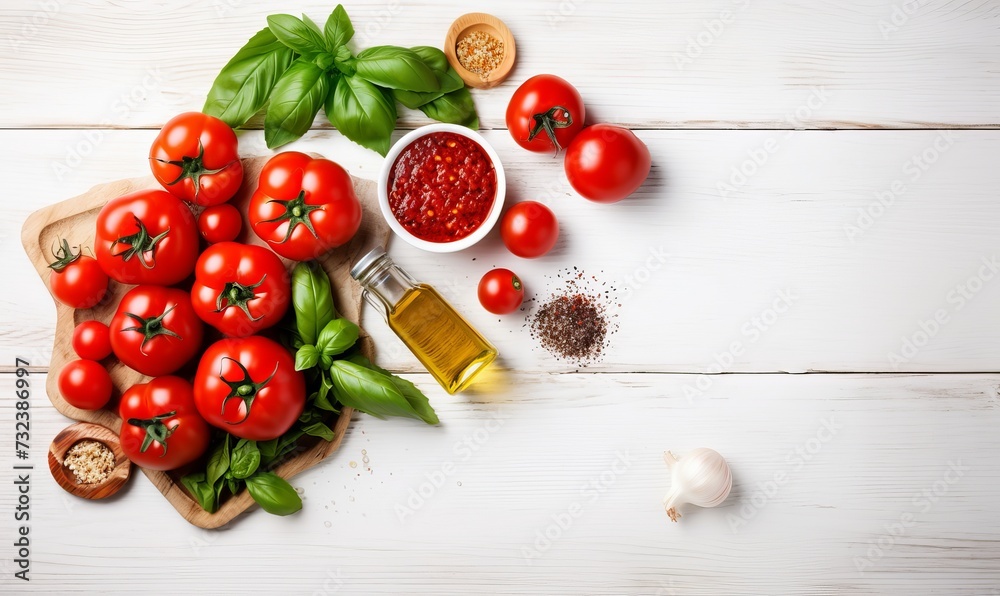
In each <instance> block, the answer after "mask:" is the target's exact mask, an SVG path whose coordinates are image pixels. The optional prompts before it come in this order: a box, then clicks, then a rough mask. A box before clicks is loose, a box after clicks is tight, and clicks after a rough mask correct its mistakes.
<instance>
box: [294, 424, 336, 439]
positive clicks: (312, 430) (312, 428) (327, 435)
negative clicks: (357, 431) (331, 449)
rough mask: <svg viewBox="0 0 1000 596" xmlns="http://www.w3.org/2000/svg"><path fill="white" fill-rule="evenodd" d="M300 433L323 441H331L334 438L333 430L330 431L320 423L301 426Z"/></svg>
mask: <svg viewBox="0 0 1000 596" xmlns="http://www.w3.org/2000/svg"><path fill="white" fill-rule="evenodd" d="M302 431H303V432H305V433H306V434H307V435H310V436H313V437H320V438H321V439H323V440H325V441H332V440H333V437H334V434H333V430H331V429H330V427H329V426H327V425H325V424H323V423H322V422H314V423H312V424H309V425H306V426H303V427H302Z"/></svg>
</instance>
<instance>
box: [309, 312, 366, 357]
mask: <svg viewBox="0 0 1000 596" xmlns="http://www.w3.org/2000/svg"><path fill="white" fill-rule="evenodd" d="M359 335H361V329H359V328H358V326H357V325H355V324H354V323H352V322H350V321H348V320H347V319H334V320H332V321H330V322H329V323H327V324H326V327H323V330H322V331H320V332H319V338H318V339H317V340H316V348H317V349H318V350H320V351H322V352H323V354H324V355H325V356H337V355H340V354H343V353H344V352H346V351H347V350H349V349H350V348H351V346H353V345H354V344H355V342H357V341H358V336H359Z"/></svg>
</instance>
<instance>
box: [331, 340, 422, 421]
mask: <svg viewBox="0 0 1000 596" xmlns="http://www.w3.org/2000/svg"><path fill="white" fill-rule="evenodd" d="M348 360H349V361H351V362H354V363H355V364H358V365H361V366H363V367H365V368H368V369H370V370H374V371H376V372H380V373H382V374H383V375H385V376H386V377H388V379H389V380H390V381H392V384H393V385H395V386H396V389H397V390H398V391H399V392H400V393H401V394H403V397H404V398H406V401H407V402H408V403H409V404H410V407H411V408H413V411H414V412H416V413H417V415H418V416H420V419H421V420H423V421H424V422H426V423H427V424H440V423H441V420H439V419H438V416H437V413H436V412H435V411H434V408H433V407H431V402H430V400H429V399H427V396H426V395H424V393H423V391H421V390H420V389H418V388H417V386H416V385H414V384H413V383H412V382H410V381H408V380H406V379H403V378H400V377H397V376H396V375H394V374H392V373H391V372H389V371H387V370H386V369H384V368H382V367H381V366H379V365H377V364H375V363H374V362H372V361H371V360H369V359H368V358H365V357H364V356H362V355H361V354H355V355H354V356H351V357H350V358H348Z"/></svg>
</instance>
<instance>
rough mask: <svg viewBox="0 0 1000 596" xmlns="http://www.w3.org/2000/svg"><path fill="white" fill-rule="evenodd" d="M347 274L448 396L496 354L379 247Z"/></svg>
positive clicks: (444, 304) (470, 327)
mask: <svg viewBox="0 0 1000 596" xmlns="http://www.w3.org/2000/svg"><path fill="white" fill-rule="evenodd" d="M351 276H352V277H353V278H354V279H356V280H358V282H359V283H360V284H361V286H362V287H363V288H364V292H363V295H364V297H365V299H366V300H367V301H368V302H369V303H370V304H371V305H372V306H374V307H375V308H376V309H377V310H378V311H379V312H381V313H382V316H383V317H384V318H385V320H386V322H388V324H389V328H390V329H392V330H393V331H394V332H395V333H396V335H398V336H399V338H400V339H401V340H403V343H404V344H406V346H407V347H408V348H409V349H410V351H411V352H413V355H414V356H416V357H417V359H418V360H420V362H421V364H423V365H424V367H426V368H427V370H428V371H429V372H430V373H431V374H432V375H433V376H434V378H435V379H437V381H438V383H440V384H441V386H442V387H444V389H445V391H447V392H448V393H456V392H458V391H462V390H463V389H465V388H466V387H468V386H469V384H470V383H471V382H472V380H473V378H474V377H475V376H476V374H477V373H479V372H480V371H481V370H483V369H484V368H486V366H487V365H489V364H490V363H491V362H493V360H494V359H496V357H497V350H496V348H494V347H493V345H492V344H491V343H490V342H489V341H487V340H486V338H484V337H483V336H482V335H480V334H479V332H478V331H476V330H475V329H473V327H472V326H471V325H469V323H468V322H467V321H466V320H465V319H464V318H462V315H460V314H458V312H456V311H455V309H454V308H453V307H452V306H451V305H450V304H448V302H447V301H446V300H445V299H444V298H443V297H442V296H441V294H439V293H438V292H437V290H435V289H434V288H432V287H431V286H429V285H427V284H422V283H417V282H416V281H414V280H413V279H412V278H411V277H410V276H409V275H408V274H407V273H406V272H405V271H403V270H402V269H400V268H399V267H397V266H396V264H395V263H393V262H392V259H390V258H389V257H388V255H386V254H385V251H384V250H382V249H381V248H377V249H375V250H373V251H371V252H369V253H368V254H366V255H365V256H364V257H362V258H361V260H359V261H358V263H357V264H356V265H354V267H353V268H352V269H351Z"/></svg>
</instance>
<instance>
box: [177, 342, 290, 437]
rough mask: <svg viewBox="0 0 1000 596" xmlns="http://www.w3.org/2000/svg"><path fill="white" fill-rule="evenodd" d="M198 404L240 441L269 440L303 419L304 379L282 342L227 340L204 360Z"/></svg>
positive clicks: (213, 422) (196, 382)
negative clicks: (299, 419) (300, 417)
mask: <svg viewBox="0 0 1000 596" xmlns="http://www.w3.org/2000/svg"><path fill="white" fill-rule="evenodd" d="M194 400H195V405H197V406H198V411H199V412H201V415H202V417H204V418H205V420H207V421H208V423H209V424H211V425H213V426H216V427H218V428H221V429H223V430H225V431H227V432H229V433H231V434H233V435H235V436H237V437H240V438H241V439H248V440H251V441H270V440H271V439H274V438H277V437H280V436H281V435H283V434H284V433H285V431H287V430H288V429H289V428H291V427H292V424H294V423H295V421H296V420H298V418H299V416H300V415H301V414H302V409H303V408H304V407H305V403H306V384H305V377H304V376H303V375H302V373H301V372H299V371H297V370H295V360H294V359H293V358H292V356H291V354H289V353H288V351H287V350H286V349H285V348H284V347H282V346H281V344H279V343H277V342H274V341H271V340H270V339H267V338H265V337H261V336H259V335H254V336H251V337H243V338H239V339H222V340H219V341H217V342H215V343H214V344H212V345H211V346H209V348H208V349H207V350H205V354H204V355H203V356H202V357H201V362H200V363H199V364H198V372H197V373H195V377H194Z"/></svg>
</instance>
